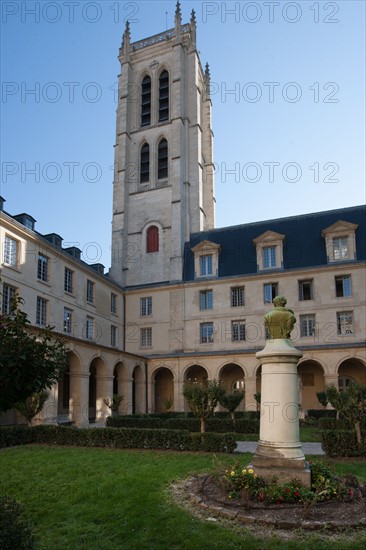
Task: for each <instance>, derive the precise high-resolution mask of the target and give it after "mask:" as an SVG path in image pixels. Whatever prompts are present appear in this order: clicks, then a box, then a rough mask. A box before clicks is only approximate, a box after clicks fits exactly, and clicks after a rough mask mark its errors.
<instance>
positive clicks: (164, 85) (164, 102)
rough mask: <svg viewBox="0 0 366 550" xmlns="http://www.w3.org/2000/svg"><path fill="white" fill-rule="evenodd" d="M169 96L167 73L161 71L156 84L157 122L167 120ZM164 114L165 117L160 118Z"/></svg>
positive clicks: (164, 70)
mask: <svg viewBox="0 0 366 550" xmlns="http://www.w3.org/2000/svg"><path fill="white" fill-rule="evenodd" d="M163 75H164V77H163ZM164 94H165V95H164ZM169 95H170V94H169V72H168V71H167V70H166V69H163V70H162V71H161V73H160V75H159V84H158V122H166V121H167V120H169ZM164 112H166V116H162V113H164Z"/></svg>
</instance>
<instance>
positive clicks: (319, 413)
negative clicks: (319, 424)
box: [307, 409, 337, 418]
mask: <svg viewBox="0 0 366 550" xmlns="http://www.w3.org/2000/svg"><path fill="white" fill-rule="evenodd" d="M307 416H308V417H310V418H336V416H337V411H336V410H334V409H309V410H308V411H307Z"/></svg>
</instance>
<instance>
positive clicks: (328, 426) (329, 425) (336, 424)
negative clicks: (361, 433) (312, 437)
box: [319, 418, 352, 430]
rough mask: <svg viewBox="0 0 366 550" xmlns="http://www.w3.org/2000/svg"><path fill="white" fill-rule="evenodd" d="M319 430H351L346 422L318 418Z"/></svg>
mask: <svg viewBox="0 0 366 550" xmlns="http://www.w3.org/2000/svg"><path fill="white" fill-rule="evenodd" d="M319 428H320V429H321V430H351V429H352V426H350V423H349V422H348V421H347V420H344V419H342V420H339V419H337V418H319Z"/></svg>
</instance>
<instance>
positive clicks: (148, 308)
mask: <svg viewBox="0 0 366 550" xmlns="http://www.w3.org/2000/svg"><path fill="white" fill-rule="evenodd" d="M151 315H152V296H143V297H141V298H140V316H141V317H150V316H151Z"/></svg>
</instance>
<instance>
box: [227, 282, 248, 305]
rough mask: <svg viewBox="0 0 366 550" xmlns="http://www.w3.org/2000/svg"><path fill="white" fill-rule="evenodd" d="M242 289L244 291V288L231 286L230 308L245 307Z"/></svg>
mask: <svg viewBox="0 0 366 550" xmlns="http://www.w3.org/2000/svg"><path fill="white" fill-rule="evenodd" d="M244 289H245V287H244V286H232V287H231V288H230V306H231V307H244V306H245V290H244ZM235 295H237V296H235ZM235 302H236V303H235Z"/></svg>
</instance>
